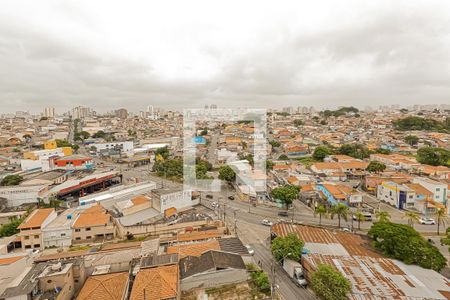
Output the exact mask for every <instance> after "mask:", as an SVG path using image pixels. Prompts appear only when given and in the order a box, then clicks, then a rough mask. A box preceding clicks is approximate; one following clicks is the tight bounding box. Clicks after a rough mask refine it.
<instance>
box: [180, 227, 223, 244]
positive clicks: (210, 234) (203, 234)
mask: <svg viewBox="0 0 450 300" xmlns="http://www.w3.org/2000/svg"><path fill="white" fill-rule="evenodd" d="M218 237H220V233H219V231H218V230H208V231H192V232H186V233H180V234H178V238H177V239H178V241H180V242H185V241H198V240H208V239H212V238H218Z"/></svg>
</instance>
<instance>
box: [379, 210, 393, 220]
mask: <svg viewBox="0 0 450 300" xmlns="http://www.w3.org/2000/svg"><path fill="white" fill-rule="evenodd" d="M376 217H377V220H378V222H380V223H386V222H390V221H391V215H390V214H389V213H388V212H387V211H379V212H377V213H376Z"/></svg>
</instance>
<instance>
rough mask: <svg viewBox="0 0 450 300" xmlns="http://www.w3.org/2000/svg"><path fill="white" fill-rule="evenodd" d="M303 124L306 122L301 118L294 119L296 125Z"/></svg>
mask: <svg viewBox="0 0 450 300" xmlns="http://www.w3.org/2000/svg"><path fill="white" fill-rule="evenodd" d="M303 124H304V123H303V121H302V120H300V119H296V120H294V125H295V126H296V127H300V126H302V125H303Z"/></svg>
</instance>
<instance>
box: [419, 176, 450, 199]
mask: <svg viewBox="0 0 450 300" xmlns="http://www.w3.org/2000/svg"><path fill="white" fill-rule="evenodd" d="M412 182H413V183H418V184H420V185H422V186H423V187H425V188H426V189H427V190H429V191H430V192H432V193H433V200H434V201H435V202H437V203H441V204H443V205H445V206H446V205H447V196H448V184H446V183H442V182H439V181H437V180H432V179H430V178H425V177H414V178H413V179H412Z"/></svg>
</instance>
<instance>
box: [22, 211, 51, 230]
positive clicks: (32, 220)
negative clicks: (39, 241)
mask: <svg viewBox="0 0 450 300" xmlns="http://www.w3.org/2000/svg"><path fill="white" fill-rule="evenodd" d="M54 211H55V209H54V208H40V209H36V210H35V211H33V212H32V213H31V215H30V216H29V217H28V218H26V219H25V221H23V222H22V224H20V226H19V227H17V228H19V229H24V228H34V227H41V225H42V223H44V221H45V220H46V219H47V217H48V216H49V215H50V214H51V213H52V212H54Z"/></svg>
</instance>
